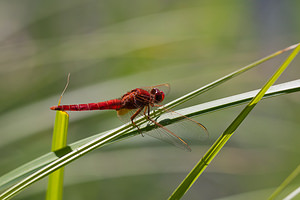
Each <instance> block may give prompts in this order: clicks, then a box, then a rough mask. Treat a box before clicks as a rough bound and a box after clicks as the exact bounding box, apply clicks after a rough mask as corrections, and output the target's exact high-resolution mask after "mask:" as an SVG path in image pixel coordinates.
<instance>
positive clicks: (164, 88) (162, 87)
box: [141, 83, 171, 95]
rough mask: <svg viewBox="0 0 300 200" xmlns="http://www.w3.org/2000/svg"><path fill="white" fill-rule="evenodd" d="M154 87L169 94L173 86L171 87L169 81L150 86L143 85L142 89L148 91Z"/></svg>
mask: <svg viewBox="0 0 300 200" xmlns="http://www.w3.org/2000/svg"><path fill="white" fill-rule="evenodd" d="M153 88H157V89H159V90H161V91H163V92H164V93H165V95H168V93H169V92H170V90H171V87H170V84H169V83H164V84H160V85H154V86H150V87H141V89H143V90H147V91H148V92H150V91H151V90H152V89H153Z"/></svg>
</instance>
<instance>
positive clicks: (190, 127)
mask: <svg viewBox="0 0 300 200" xmlns="http://www.w3.org/2000/svg"><path fill="white" fill-rule="evenodd" d="M163 117H164V118H163V120H160V117H158V118H155V120H154V119H150V120H149V125H154V126H156V129H155V130H151V131H149V132H146V133H145V135H149V136H152V137H154V138H157V139H159V140H162V141H164V142H167V143H170V144H172V145H174V146H176V147H179V148H181V149H184V150H187V151H191V148H190V147H189V144H191V141H194V142H195V143H196V142H199V141H200V140H202V138H203V137H204V136H205V138H207V136H208V132H207V129H206V128H205V127H204V126H203V125H202V124H201V123H199V122H197V121H195V120H193V119H191V118H188V117H186V116H184V115H181V114H180V113H177V112H174V111H170V110H168V113H167V114H164V116H163ZM172 119H176V120H178V121H179V122H177V123H172V124H170V125H168V124H169V123H170V120H172Z"/></svg>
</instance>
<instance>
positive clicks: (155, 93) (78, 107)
mask: <svg viewBox="0 0 300 200" xmlns="http://www.w3.org/2000/svg"><path fill="white" fill-rule="evenodd" d="M169 90H170V86H169V84H162V85H157V86H152V87H143V88H136V89H133V90H131V91H130V92H127V93H126V94H124V95H123V96H122V97H121V98H119V99H112V100H108V101H103V102H98V103H87V104H73V105H58V106H52V107H50V109H51V110H61V111H90V110H116V111H117V113H118V115H119V116H122V115H125V114H127V113H128V112H129V111H131V113H132V115H131V117H130V120H131V123H132V124H133V125H134V126H135V127H136V128H137V129H138V130H139V131H140V129H139V127H138V126H137V125H136V123H135V122H134V119H135V118H136V117H137V116H138V115H139V114H143V115H144V116H145V117H146V118H147V119H148V120H149V122H152V123H153V124H155V125H156V126H158V127H160V128H161V130H164V135H161V134H160V136H157V137H158V138H159V139H162V140H165V141H167V142H170V143H171V144H174V145H175V146H178V147H180V148H183V149H185V150H188V151H191V148H190V147H189V145H188V144H187V143H186V142H185V141H184V140H183V139H182V138H180V137H179V136H177V135H175V134H174V133H173V132H172V131H170V130H169V129H167V128H166V127H164V126H163V125H161V124H159V123H158V122H156V121H155V120H154V119H152V118H151V117H150V109H151V108H152V107H161V105H159V103H161V102H162V101H163V100H164V98H165V95H166V94H167V93H168V92H169ZM171 112H172V111H171ZM183 117H185V118H186V119H188V120H191V121H193V122H195V123H196V124H198V125H199V126H200V127H202V128H203V129H204V130H205V131H206V132H207V130H206V128H205V127H204V126H203V125H202V124H201V123H199V122H196V121H194V120H192V119H190V118H188V117H186V116H183ZM154 137H156V136H154Z"/></svg>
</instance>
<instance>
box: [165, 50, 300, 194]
mask: <svg viewBox="0 0 300 200" xmlns="http://www.w3.org/2000/svg"><path fill="white" fill-rule="evenodd" d="M299 51H300V45H298V46H297V47H296V49H295V50H294V51H293V52H292V53H291V54H290V56H289V57H288V58H287V59H286V61H285V62H284V63H283V64H282V65H281V66H280V67H279V69H278V70H277V71H276V72H275V74H274V75H273V76H272V77H271V78H270V79H269V81H268V82H267V83H266V84H265V85H264V86H263V88H262V89H261V90H260V91H259V93H258V94H257V95H256V96H255V97H254V98H253V99H252V100H251V102H250V103H249V104H248V105H247V106H246V107H245V108H244V109H243V111H242V112H241V113H240V114H239V115H238V116H237V117H236V118H235V120H234V121H233V122H232V123H231V124H230V125H229V127H228V128H227V129H226V130H225V131H224V133H223V134H222V135H221V136H220V137H219V138H218V140H217V141H216V142H215V143H214V144H213V145H212V147H211V148H210V149H209V150H208V152H207V153H206V154H205V155H204V156H203V158H202V159H201V160H200V161H199V162H198V163H197V165H196V166H195V167H194V168H193V169H192V171H191V172H190V173H189V174H188V176H187V177H186V178H185V179H184V181H183V182H182V183H181V184H180V185H179V186H178V188H177V189H176V190H175V191H174V193H173V194H172V195H171V196H170V198H169V199H170V200H174V199H180V198H181V197H182V196H183V195H184V194H185V193H186V192H187V191H188V189H189V188H190V187H191V186H192V185H193V183H194V182H195V181H196V180H197V178H198V177H199V176H200V175H201V174H202V172H203V171H204V170H205V169H206V167H207V166H208V165H209V163H210V162H211V161H212V159H213V158H214V157H215V156H216V155H217V154H218V152H219V151H220V150H221V149H222V148H223V146H224V145H225V144H226V142H227V141H228V140H229V138H230V137H231V136H232V134H233V133H234V131H235V130H236V129H237V128H238V127H239V125H240V124H241V123H242V122H243V121H244V119H245V118H246V117H247V116H248V114H249V113H250V112H251V110H252V109H253V108H254V107H255V105H256V104H257V103H258V102H259V101H260V100H261V99H262V97H263V96H264V94H265V93H266V92H267V90H268V89H269V88H270V87H271V85H273V84H274V83H275V81H276V80H277V79H278V77H279V76H280V75H281V74H282V73H283V71H284V70H285V69H286V68H287V66H288V65H289V64H290V63H291V61H292V60H293V59H294V58H295V57H296V55H297V54H298V52H299Z"/></svg>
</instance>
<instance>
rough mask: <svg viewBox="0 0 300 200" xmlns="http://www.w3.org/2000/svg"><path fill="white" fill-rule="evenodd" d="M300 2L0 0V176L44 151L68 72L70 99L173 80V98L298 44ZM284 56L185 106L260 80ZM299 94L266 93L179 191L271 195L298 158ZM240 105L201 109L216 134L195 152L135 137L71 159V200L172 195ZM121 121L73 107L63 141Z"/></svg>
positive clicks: (32, 195) (202, 195) (37, 193)
mask: <svg viewBox="0 0 300 200" xmlns="http://www.w3.org/2000/svg"><path fill="white" fill-rule="evenodd" d="M299 8H300V1H296V0H290V1H279V0H276V1H270V0H263V1H259V0H256V1H238V0H235V1H234V0H229V1H195V0H187V1H177V0H175V1H170V0H163V1H161V0H152V1H144V0H142V1H134V0H128V1H116V0H112V1H105V0H103V1H95V0H87V1H79V0H73V1H58V0H51V1H49V0H45V1H37V0H23V1H16V0H2V1H1V2H0V27H1V28H0V77H1V78H0V83H1V84H0V92H1V98H0V103H1V106H0V138H1V139H0V156H1V162H0V176H1V175H3V174H5V173H7V172H9V171H11V170H13V169H15V168H16V167H18V166H20V165H22V164H24V163H26V162H28V161H31V160H32V159H35V158H37V157H39V156H41V155H43V154H45V153H47V152H49V150H50V148H51V139H52V127H53V123H54V118H55V112H53V111H50V110H49V107H50V106H53V105H55V104H57V102H58V99H59V95H60V93H61V92H62V90H63V87H64V85H65V83H66V77H67V74H68V73H69V72H70V73H71V79H70V85H69V88H68V89H67V91H66V93H65V95H64V96H63V99H62V103H64V104H72V103H88V102H98V101H103V100H108V99H111V98H117V97H120V96H121V95H122V94H123V93H125V92H127V91H128V90H130V89H133V88H136V87H141V86H151V85H157V84H161V83H170V84H171V93H170V94H169V95H168V97H167V98H166V101H165V102H168V101H171V100H173V99H175V98H177V97H180V96H181V95H183V94H186V93H188V92H190V91H192V90H194V89H197V88H199V87H201V86H203V85H205V84H207V83H209V82H212V81H214V80H216V79H217V78H220V77H221V76H224V75H226V74H228V73H230V72H232V71H234V70H236V69H238V68H240V67H242V66H244V65H247V64H249V63H251V62H253V61H255V60H258V59H259V58H261V57H263V56H266V55H268V54H270V53H273V52H275V51H277V50H280V49H283V48H285V47H287V46H289V45H291V44H294V43H298V42H299V35H300V28H299V27H300V20H299V19H300V12H299ZM287 55H288V54H287V53H285V54H284V55H281V56H279V57H278V58H276V59H273V60H272V61H269V62H267V63H264V64H263V65H261V66H260V67H259V68H257V69H255V70H252V71H249V72H247V73H246V74H244V75H242V76H240V77H238V78H235V79H234V80H232V81H230V82H228V83H226V84H223V85H222V86H220V87H218V88H215V89H213V90H211V91H209V92H207V93H205V94H203V95H202V96H200V97H198V98H195V99H193V100H192V101H190V102H187V103H185V104H184V105H182V107H186V106H190V105H195V104H199V103H203V102H206V101H209V100H214V99H218V98H222V97H226V96H230V95H234V94H238V93H241V92H246V91H250V90H253V89H258V88H259V87H261V86H262V85H263V84H264V83H265V82H266V81H267V79H268V78H269V77H270V76H271V74H273V72H274V70H275V69H276V68H277V67H278V66H279V65H280V64H281V63H282V62H283V60H284V59H285V58H286V56H287ZM299 64H300V58H299V56H298V57H296V59H295V60H294V62H293V63H292V65H291V66H290V68H288V69H287V70H286V72H285V74H284V75H283V76H282V77H281V78H280V80H279V82H285V81H289V80H294V79H297V78H299V74H300V69H299ZM279 82H278V83H279ZM299 97H300V95H299V94H291V95H286V96H280V97H276V98H272V99H268V100H265V101H263V102H261V103H260V104H259V105H258V106H257V107H256V108H255V109H254V110H253V112H252V113H251V114H250V116H249V117H248V118H247V120H246V121H245V122H244V123H243V124H242V126H241V127H240V128H239V129H238V130H237V131H236V135H234V136H233V137H232V139H231V141H230V142H229V143H228V144H226V147H225V148H224V150H223V151H221V152H220V154H219V155H218V157H217V158H216V159H215V160H214V161H213V162H212V163H211V165H210V166H209V167H208V168H207V170H206V171H205V173H204V174H203V175H202V176H201V177H200V178H199V179H198V181H197V182H196V183H195V184H194V185H193V187H192V188H191V189H190V190H189V192H188V193H187V194H186V195H185V196H184V197H183V199H189V200H190V199H219V198H225V197H229V196H231V195H239V194H242V195H243V199H247V197H248V198H249V199H253V197H255V196H256V195H258V196H257V197H260V198H261V197H267V196H268V195H269V194H271V192H272V191H273V190H274V188H275V187H277V186H278V185H279V184H280V183H281V182H282V181H283V179H284V178H286V177H287V176H288V174H290V173H291V171H292V170H294V168H296V166H297V165H298V164H299V160H300V159H299V150H300V145H299V141H300V135H299V130H300V123H299V122H300V118H299V114H300V108H299ZM242 108H243V106H239V107H235V108H231V109H227V110H223V111H219V112H215V113H211V114H207V115H204V116H200V117H197V118H196V120H198V121H200V122H201V123H203V124H204V125H205V126H206V127H207V128H208V130H209V132H210V136H209V138H208V139H206V140H203V141H199V142H198V143H197V142H196V144H195V145H192V146H191V147H192V149H193V151H192V152H191V153H187V152H185V151H182V150H181V149H178V148H176V147H173V146H171V145H168V144H165V143H162V142H160V141H159V140H156V139H153V138H150V137H139V136H137V137H134V138H131V139H129V140H125V141H123V142H120V143H116V144H113V145H110V146H107V147H104V148H102V149H99V150H96V151H94V152H92V153H90V154H88V155H86V156H84V157H82V158H80V159H79V160H77V161H75V162H74V163H71V164H70V165H68V166H67V167H66V170H65V172H66V173H65V190H64V199H66V200H68V199H72V200H77V199H78V200H80V199H110V200H111V199H116V200H117V199H146V200H147V199H149V200H153V199H166V198H167V197H168V196H169V195H170V194H171V193H172V192H173V190H174V189H175V188H176V187H177V185H178V184H179V183H180V182H181V181H182V180H183V178H184V177H185V176H186V174H187V173H188V172H189V171H190V170H191V169H192V167H193V166H194V165H195V163H196V162H197V161H198V160H199V159H200V158H201V156H202V155H203V154H204V153H205V151H206V150H207V149H208V148H209V146H210V145H212V143H213V142H214V140H215V139H216V138H217V137H218V136H219V135H220V134H221V133H222V131H224V129H225V128H226V127H227V126H228V125H229V124H230V123H231V122H232V120H233V119H234V117H235V116H236V115H237V114H238V113H239V112H240V111H241V109H242ZM121 124H122V122H121V121H120V120H119V119H118V118H117V117H116V113H115V112H114V111H99V112H97V111H95V112H79V113H71V114H70V125H69V136H68V143H73V142H75V141H77V140H80V139H82V138H86V137H88V136H91V135H94V134H96V133H100V132H103V131H105V130H109V129H111V128H115V127H117V126H119V125H121ZM299 183H300V180H299V178H298V179H297V180H295V181H294V182H293V183H292V184H291V188H289V189H287V190H286V191H285V194H287V193H289V192H291V191H292V190H293V189H295V188H296V187H298V186H299ZM45 189H46V180H42V181H41V182H39V183H38V184H34V185H32V186H31V187H30V188H28V189H26V190H25V191H24V192H22V193H20V194H19V195H18V196H16V197H15V199H43V198H44V196H45ZM248 195H249V196H248ZM236 198H237V199H239V197H238V196H236ZM229 199H233V198H229ZM299 199H300V198H299Z"/></svg>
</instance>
